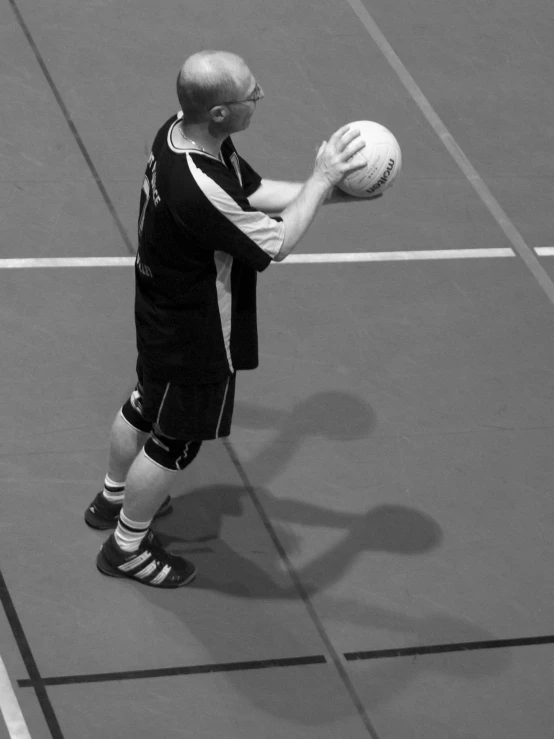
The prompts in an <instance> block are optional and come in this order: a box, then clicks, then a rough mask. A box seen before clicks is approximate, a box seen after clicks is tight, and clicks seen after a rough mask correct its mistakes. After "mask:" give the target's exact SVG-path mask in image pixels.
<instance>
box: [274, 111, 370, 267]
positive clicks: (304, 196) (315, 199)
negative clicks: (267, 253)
mask: <svg viewBox="0 0 554 739" xmlns="http://www.w3.org/2000/svg"><path fill="white" fill-rule="evenodd" d="M359 135H360V132H359V131H358V130H353V131H350V130H349V128H348V126H343V127H342V128H339V130H338V131H335V133H334V134H333V135H332V136H331V138H330V139H329V141H328V142H327V141H324V142H323V143H322V144H321V146H320V147H319V151H318V152H317V156H316V161H315V166H314V171H313V174H312V176H311V177H310V178H309V179H308V180H307V181H306V182H305V183H304V185H303V187H302V189H301V190H300V193H299V194H298V197H296V198H295V199H294V200H293V202H292V203H290V205H288V206H287V207H286V208H285V210H284V211H283V212H282V213H281V219H282V221H283V223H284V226H285V237H284V239H283V244H282V246H281V249H280V250H279V253H278V254H277V255H276V256H275V257H274V260H275V261H276V262H281V261H282V260H283V259H285V258H286V257H288V255H289V254H290V253H291V252H292V250H293V249H294V247H295V246H296V245H297V244H298V242H299V241H300V239H301V238H302V237H303V236H304V234H305V233H306V231H307V230H308V228H309V227H310V225H311V223H312V221H313V220H314V218H315V215H316V213H317V211H318V210H319V208H320V207H321V206H322V205H323V203H324V202H325V200H326V199H327V198H328V196H329V194H330V193H331V191H332V190H333V187H334V186H335V185H337V184H338V183H339V182H340V181H341V180H342V179H343V177H345V176H346V175H347V174H350V173H351V172H355V171H356V170H358V169H362V168H363V167H365V163H364V162H363V161H362V162H361V163H360V159H359V158H357V159H356V163H354V162H353V159H354V157H355V155H356V154H357V153H358V152H359V151H361V150H362V149H363V148H364V146H365V144H364V143H363V141H362V139H360V138H359Z"/></svg>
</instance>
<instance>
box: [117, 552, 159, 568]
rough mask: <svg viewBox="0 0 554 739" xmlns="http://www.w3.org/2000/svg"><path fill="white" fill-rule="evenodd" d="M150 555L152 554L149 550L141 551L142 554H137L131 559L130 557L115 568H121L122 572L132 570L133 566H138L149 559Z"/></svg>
mask: <svg viewBox="0 0 554 739" xmlns="http://www.w3.org/2000/svg"><path fill="white" fill-rule="evenodd" d="M151 556H152V553H151V552H143V553H142V554H139V555H138V556H137V557H133V559H130V560H129V561H128V562H124V563H123V564H122V565H119V567H118V568H117V569H118V570H121V571H122V572H128V571H129V570H134V569H135V567H139V566H140V565H141V564H143V563H144V562H146V561H147V560H149V559H150V557H151Z"/></svg>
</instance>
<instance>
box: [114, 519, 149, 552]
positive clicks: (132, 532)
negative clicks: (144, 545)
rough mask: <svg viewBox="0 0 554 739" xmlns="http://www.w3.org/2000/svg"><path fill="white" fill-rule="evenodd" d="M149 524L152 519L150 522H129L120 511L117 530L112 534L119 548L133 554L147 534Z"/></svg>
mask: <svg viewBox="0 0 554 739" xmlns="http://www.w3.org/2000/svg"><path fill="white" fill-rule="evenodd" d="M151 523H152V519H150V521H131V519H130V518H127V516H126V515H125V514H124V513H123V511H121V513H120V514H119V521H118V522H117V528H116V530H115V532H114V537H115V541H116V543H117V545H118V546H119V548H120V549H123V551H124V552H135V551H136V550H137V549H138V548H139V546H140V543H141V541H142V540H143V539H144V537H145V536H146V534H147V533H148V529H149V528H150V524H151Z"/></svg>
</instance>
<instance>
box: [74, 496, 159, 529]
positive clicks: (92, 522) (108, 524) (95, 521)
mask: <svg viewBox="0 0 554 739" xmlns="http://www.w3.org/2000/svg"><path fill="white" fill-rule="evenodd" d="M172 511H173V506H172V505H171V500H170V499H169V498H168V499H167V500H165V501H164V502H163V503H162V504H161V506H160V507H159V508H158V510H157V511H156V514H155V515H154V519H156V518H161V517H162V516H168V515H169V514H170V513H171V512H172ZM85 523H86V524H87V526H90V528H91V529H96V530H97V531H107V530H108V529H115V527H116V526H117V518H116V519H114V520H113V521H108V520H107V519H106V518H101V517H100V516H96V515H95V514H94V513H92V511H91V510H90V508H87V509H86V511H85Z"/></svg>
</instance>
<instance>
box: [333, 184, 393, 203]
mask: <svg viewBox="0 0 554 739" xmlns="http://www.w3.org/2000/svg"><path fill="white" fill-rule="evenodd" d="M382 197H383V193H382V192H380V193H378V194H377V195H372V196H371V197H370V198H357V197H356V196H355V195H348V193H346V192H343V191H342V190H341V189H339V188H338V187H337V186H336V185H335V187H334V188H333V189H332V190H331V192H330V193H329V195H328V197H327V200H326V201H325V203H324V205H332V204H333V203H367V202H368V201H371V200H378V199H379V198H382Z"/></svg>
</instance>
